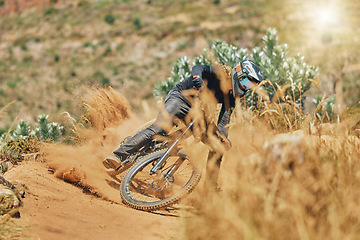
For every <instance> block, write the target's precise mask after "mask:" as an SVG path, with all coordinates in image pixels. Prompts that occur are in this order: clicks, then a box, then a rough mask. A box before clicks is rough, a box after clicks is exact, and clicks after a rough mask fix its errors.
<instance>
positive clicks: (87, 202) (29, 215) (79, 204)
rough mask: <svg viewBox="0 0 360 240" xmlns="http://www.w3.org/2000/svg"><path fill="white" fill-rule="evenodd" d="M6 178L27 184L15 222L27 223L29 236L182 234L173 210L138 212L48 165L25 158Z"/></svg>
mask: <svg viewBox="0 0 360 240" xmlns="http://www.w3.org/2000/svg"><path fill="white" fill-rule="evenodd" d="M5 176H6V178H7V179H8V180H10V181H12V182H20V183H23V184H25V185H26V186H27V188H28V189H27V190H26V196H25V198H24V207H22V208H21V210H20V213H21V218H20V219H17V220H16V222H17V223H19V224H21V225H23V226H27V227H28V230H27V231H26V232H25V234H26V235H27V236H29V238H26V239H87V240H89V239H174V238H175V236H176V234H177V231H176V229H177V227H178V226H179V218H177V217H174V216H169V215H170V214H174V213H170V214H168V215H167V216H165V215H161V214H154V213H147V212H141V211H136V210H133V209H130V208H128V207H126V206H124V205H122V204H116V203H111V202H109V201H106V200H103V199H100V198H97V197H94V196H92V195H89V194H85V193H84V192H83V190H82V189H81V188H78V187H76V186H74V185H72V184H70V183H67V182H64V181H63V180H61V179H58V178H56V177H55V176H54V175H53V174H52V173H50V172H49V171H48V168H47V166H46V165H45V164H44V163H41V162H35V161H25V162H22V163H21V164H20V165H19V166H16V167H15V168H13V169H11V170H10V171H9V172H7V173H6V175H5ZM119 198H120V196H119ZM162 214H167V212H162Z"/></svg>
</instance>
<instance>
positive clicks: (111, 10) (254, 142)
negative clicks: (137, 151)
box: [0, 0, 360, 240]
mask: <svg viewBox="0 0 360 240" xmlns="http://www.w3.org/2000/svg"><path fill="white" fill-rule="evenodd" d="M359 11H360V4H359V3H358V0H345V1H342V2H339V1H336V0H331V1H326V2H325V1H310V0H307V1H297V0H287V1H281V0H273V1H267V0H255V1H251V0H242V1H235V0H210V1H208V0H198V1H186V0H180V1H177V0H157V1H155V0H74V1H71V0H68V1H67V0H34V1H27V0H18V1H11V0H4V1H1V0H0V135H2V136H3V137H4V136H5V135H6V133H7V132H8V130H11V129H14V128H15V126H17V124H18V123H19V121H20V120H21V119H23V120H26V121H28V122H30V123H34V121H35V119H36V118H37V116H38V115H39V114H45V115H49V116H50V117H49V119H50V121H56V122H60V123H64V124H67V126H68V125H70V127H69V128H68V129H67V130H68V132H67V133H68V134H69V135H71V134H73V133H74V134H73V135H71V136H70V140H69V139H67V138H66V142H52V141H50V140H49V138H45V139H37V138H30V140H29V138H22V137H21V138H20V140H19V142H20V144H18V145H16V143H17V142H16V141H13V140H9V141H8V142H7V141H3V142H2V143H3V144H6V143H9V142H10V144H9V145H6V146H5V145H3V146H4V147H3V148H2V149H1V150H6V154H7V155H6V154H4V156H6V157H8V156H10V157H13V156H17V158H15V159H7V160H6V159H4V160H3V159H0V160H1V163H3V162H5V161H7V163H8V162H11V161H12V162H13V163H15V165H14V167H13V168H11V169H6V170H4V171H7V170H8V171H7V172H6V173H5V174H4V176H5V177H6V179H8V180H10V181H11V182H13V183H16V184H20V185H22V184H23V185H25V192H26V194H25V198H24V199H23V203H24V206H23V207H21V208H20V215H21V217H20V218H19V219H12V220H11V221H10V222H11V223H12V222H15V223H16V224H19V225H20V226H21V227H23V228H24V231H23V232H22V233H23V234H25V235H28V236H29V238H30V239H39V238H40V239H102V238H103V239H129V238H131V239H197V240H198V239H277V240H288V239H291V240H292V239H294V240H295V239H296V240H297V239H301V240H303V239H327V240H332V239H334V240H337V239H357V237H358V236H359V234H360V225H359V221H360V217H359V216H360V208H359V206H360V200H359V199H360V198H359V191H358V189H359V187H360V164H359V163H360V162H359V161H358V160H359V159H360V141H359V136H360V114H359V109H360V107H359V106H360V105H359V101H360V81H359V78H360V39H359V36H360V34H359V33H360V15H359V14H358V13H359ZM269 28H274V29H276V30H277V34H278V37H279V42H280V43H287V45H286V46H287V47H288V48H287V51H288V55H289V56H296V55H297V54H298V53H299V54H300V56H304V57H305V60H306V63H307V64H310V65H315V66H318V67H319V76H318V77H316V79H306V80H309V81H307V82H308V83H309V82H310V83H311V87H312V88H311V90H309V91H308V92H306V97H307V101H308V102H309V103H310V104H312V107H313V108H312V109H315V106H314V102H315V101H316V99H317V100H318V101H321V103H322V104H323V105H322V106H321V104H320V105H319V107H318V108H317V109H315V111H314V112H312V111H311V108H309V109H310V110H309V109H307V110H309V112H304V111H302V108H301V107H299V106H298V105H297V104H294V103H295V100H294V101H292V100H291V99H292V98H291V97H292V96H290V97H289V99H290V100H289V99H287V100H286V101H285V100H284V101H282V102H281V101H279V102H275V101H274V102H268V101H265V102H261V103H260V104H259V105H256V106H255V107H252V108H246V107H244V108H243V106H242V105H240V104H237V106H236V109H235V111H234V114H233V115H232V118H231V122H230V124H229V125H230V132H229V140H230V141H231V143H232V148H231V149H230V150H229V151H227V152H226V153H225V155H224V158H223V163H222V165H221V169H220V175H219V176H220V178H219V182H218V183H219V187H220V188H219V189H217V190H216V191H210V192H207V191H206V188H205V187H204V184H203V183H204V182H203V181H204V178H202V181H201V182H200V184H199V187H198V188H196V189H195V191H194V193H192V195H190V197H188V198H186V200H184V201H183V202H182V203H181V204H182V205H181V206H182V207H184V208H181V207H180V208H177V207H178V205H176V208H170V209H166V210H160V211H159V212H155V213H147V212H140V211H136V210H134V209H130V208H128V207H126V206H125V205H124V204H123V203H122V202H121V198H120V196H119V190H118V189H119V184H120V181H121V176H115V177H111V176H109V175H108V174H107V173H106V172H105V169H104V167H103V165H102V159H104V158H105V157H106V156H107V155H109V154H110V153H111V152H112V151H113V150H114V149H116V148H117V147H118V146H119V143H120V142H121V141H122V140H123V139H124V138H125V137H127V136H129V135H132V134H133V133H135V132H136V131H138V130H139V128H141V127H143V126H145V125H146V124H148V121H149V120H151V119H153V118H154V117H155V116H156V114H157V113H158V109H159V108H160V107H161V105H160V103H159V102H158V99H155V97H154V96H153V88H154V85H155V83H157V82H159V81H164V80H165V79H166V78H167V77H169V76H171V74H172V73H171V70H172V65H173V63H174V61H175V60H176V59H178V58H179V57H183V56H188V58H190V59H192V58H193V57H194V56H195V55H199V54H201V52H202V51H203V49H204V48H207V49H209V48H210V47H211V45H212V43H213V42H214V41H215V40H217V39H222V40H224V41H226V42H227V43H230V44H235V45H237V46H239V47H241V48H248V49H253V48H254V47H257V46H260V47H264V46H263V44H264V43H263V39H262V37H263V36H264V34H265V32H266V31H267V29H269ZM264 51H267V49H266V48H265V49H264ZM277 57H279V58H280V59H281V58H282V57H283V55H281V54H280V56H279V55H278V56H277ZM280 62H281V61H280ZM275 71H276V70H275ZM295 71H296V70H294V72H295ZM300 74H303V72H302V73H300ZM286 76H287V75H286ZM270 80H271V79H269V81H266V82H267V83H269V82H270V83H271V81H270ZM286 80H287V81H290V82H291V83H293V79H292V78H291V76H290V77H289V79H286ZM264 82H265V81H264ZM270 83H269V84H270ZM264 85H265V84H264ZM105 86H111V88H105ZM285 86H286V87H287V88H289V89H290V88H298V89H299V91H301V90H300V88H301V87H302V85H301V84H299V85H293V84H291V85H290V84H288V85H285ZM94 88H95V90H94ZM278 89H279V90H282V89H285V87H284V88H282V86H281V87H279V88H278ZM274 90H275V87H274ZM284 91H285V90H284ZM278 93H280V94H279V96H277V99H280V98H281V97H284V96H285V94H282V93H281V91H277V92H276V94H278ZM292 93H294V91H292ZM294 95H295V94H294ZM300 95H301V94H300ZM287 96H289V95H287ZM301 97H302V96H300V97H299V99H301ZM294 98H295V97H294ZM264 99H265V98H264ZM328 99H331V100H333V102H332V103H331V104H330V105H328V107H329V110H330V111H333V112H332V116H331V118H330V117H329V116H328V115H327V110H328V109H326V108H325V107H324V106H325V105H324V102H325V101H327V100H328ZM210 110H213V111H214V112H216V109H215V108H214V109H210ZM211 114H215V113H213V112H212V113H211ZM43 119H45V120H47V118H46V117H44V118H43ZM199 125H201V123H200V124H199ZM44 126H45V127H48V126H54V125H51V123H49V124H48V125H46V124H44ZM29 129H30V128H29ZM39 129H40V128H39ZM47 129H50V128H47ZM195 130H196V129H195ZM40 131H41V129H40ZM48 131H50V130H48ZM4 133H5V134H4ZM47 133H48V132H47ZM66 137H68V136H66ZM34 139H35V140H34ZM41 141H42V142H41ZM24 142H25V143H28V146H26V148H27V147H29V148H30V150H31V151H33V152H37V154H38V155H37V156H40V158H38V159H33V160H23V161H21V158H20V153H19V152H18V151H19V148H20V150H22V149H21V146H24V145H22V144H23V143H24ZM40 142H41V143H40ZM69 143H71V144H69ZM11 144H13V145H11ZM181 144H184V145H182V146H183V147H185V149H186V151H187V153H188V154H189V156H190V157H191V159H194V161H196V163H200V164H205V160H206V159H207V158H206V156H207V154H208V149H207V148H206V146H205V145H204V144H202V143H199V142H198V141H194V142H191V143H188V142H185V143H181ZM14 146H15V147H14ZM19 146H20V147H19ZM221 146H222V145H221ZM24 148H25V147H24ZM31 151H30V152H31ZM1 153H3V152H1ZM16 154H18V155H16ZM16 163H17V164H16ZM6 166H8V165H6ZM9 166H11V165H9ZM0 167H1V169H0V170H1V171H3V165H0ZM203 170H204V171H205V167H204V168H203ZM204 189H205V191H204ZM5 190H6V189H5ZM0 203H3V204H4V202H2V201H0ZM6 217H7V216H6V215H5V217H4V218H3V217H1V218H0V224H7V223H8V222H6V221H5V220H4V219H6ZM1 226H3V225H1ZM4 229H5V228H4ZM13 229H17V228H13ZM1 230H3V229H2V228H0V238H2V236H4V235H1V234H6V229H5V233H4V231H3V232H2V231H1ZM19 238H21V237H19ZM11 239H13V238H11Z"/></svg>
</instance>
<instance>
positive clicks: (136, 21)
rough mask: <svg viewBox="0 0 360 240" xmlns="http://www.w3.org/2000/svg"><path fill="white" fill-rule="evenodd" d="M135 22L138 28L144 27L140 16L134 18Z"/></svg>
mask: <svg viewBox="0 0 360 240" xmlns="http://www.w3.org/2000/svg"><path fill="white" fill-rule="evenodd" d="M133 24H134V26H135V28H136V29H137V30H139V29H141V28H142V25H141V20H140V18H139V17H136V18H134V19H133Z"/></svg>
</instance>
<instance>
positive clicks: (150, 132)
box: [103, 91, 191, 168]
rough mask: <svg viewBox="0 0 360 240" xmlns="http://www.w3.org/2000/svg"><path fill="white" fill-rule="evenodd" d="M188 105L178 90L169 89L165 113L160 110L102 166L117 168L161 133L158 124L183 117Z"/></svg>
mask: <svg viewBox="0 0 360 240" xmlns="http://www.w3.org/2000/svg"><path fill="white" fill-rule="evenodd" d="M190 107H191V105H190V103H189V102H188V101H186V100H185V99H184V97H183V96H182V95H181V93H180V92H177V91H170V93H169V94H168V96H167V97H166V99H165V103H164V108H165V111H166V112H167V114H163V113H161V112H160V113H159V115H158V117H157V120H156V122H155V123H154V124H152V125H151V126H149V127H148V128H145V129H143V130H141V131H140V132H138V133H136V134H135V135H134V136H132V137H131V138H130V139H129V140H127V141H126V142H125V143H124V144H122V145H121V146H120V148H118V149H117V150H115V151H114V154H115V155H111V156H109V157H107V158H106V159H105V160H104V161H103V164H104V166H105V167H106V168H117V167H118V166H120V164H121V161H124V160H125V159H126V158H127V157H128V156H129V155H130V154H132V153H134V152H136V151H137V150H139V149H140V148H141V147H143V146H144V145H146V144H147V143H149V142H150V141H151V140H152V138H153V136H155V135H156V134H161V133H163V132H164V130H163V128H161V127H160V126H166V125H172V121H173V118H174V116H176V117H177V118H179V119H184V117H185V116H186V114H187V113H188V112H189V110H190Z"/></svg>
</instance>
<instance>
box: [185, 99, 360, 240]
mask: <svg viewBox="0 0 360 240" xmlns="http://www.w3.org/2000/svg"><path fill="white" fill-rule="evenodd" d="M274 107H275V108H282V106H274ZM274 110H275V111H277V110H278V109H274ZM276 115H277V116H276V117H274V118H281V117H284V116H285V115H284V114H282V115H281V114H276ZM274 118H272V119H270V120H269V119H268V118H267V119H266V121H264V120H259V119H258V118H257V119H255V118H253V117H252V116H251V114H249V113H248V112H242V111H241V110H239V111H237V116H236V119H235V120H234V124H233V125H232V127H231V135H230V140H231V141H232V144H233V148H232V149H231V150H230V151H229V152H228V153H227V154H226V155H225V158H224V160H223V164H222V169H221V172H220V185H221V188H222V191H221V192H210V193H207V194H200V195H199V197H198V198H197V199H198V201H197V202H196V203H195V207H196V209H197V211H196V213H195V214H194V213H191V214H189V213H184V218H183V223H184V225H183V226H184V228H183V231H184V232H183V233H184V235H182V237H183V238H185V239H277V240H278V239H301V240H305V239H357V238H358V236H359V234H360V225H359V220H360V219H359V216H360V214H359V213H360V207H359V201H360V200H359V199H360V198H359V191H358V189H359V187H360V177H359V176H360V162H359V159H360V139H359V138H358V137H356V136H355V135H350V134H349V133H351V132H354V131H344V129H349V130H350V129H351V128H354V126H356V124H354V123H353V121H355V120H354V119H352V121H344V122H343V123H341V124H338V125H332V131H331V133H332V134H331V135H323V134H322V133H321V131H313V132H311V131H309V126H306V124H305V126H302V127H300V130H298V131H296V132H294V133H293V134H291V133H283V134H279V132H285V131H286V132H289V128H287V127H286V129H285V130H284V129H275V131H274V128H272V127H273V126H274V124H273V123H272V121H275V120H276V121H279V122H284V123H286V122H288V121H289V120H288V119H283V120H278V119H275V120H274ZM299 122H300V121H299ZM349 122H350V123H349ZM357 122H359V119H357ZM269 123H270V124H269ZM269 125H270V127H269ZM320 125H321V124H319V126H315V127H314V129H320ZM278 126H280V125H278ZM311 133H314V134H311ZM205 192H206V191H205ZM189 215H190V216H189Z"/></svg>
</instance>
